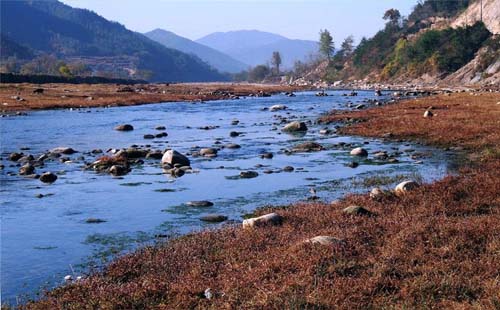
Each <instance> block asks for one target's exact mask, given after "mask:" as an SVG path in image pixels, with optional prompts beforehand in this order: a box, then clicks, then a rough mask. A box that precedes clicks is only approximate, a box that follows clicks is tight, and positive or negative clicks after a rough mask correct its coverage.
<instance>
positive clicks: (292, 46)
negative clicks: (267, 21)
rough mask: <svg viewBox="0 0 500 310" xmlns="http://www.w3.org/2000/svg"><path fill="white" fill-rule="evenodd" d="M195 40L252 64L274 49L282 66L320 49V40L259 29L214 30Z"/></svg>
mask: <svg viewBox="0 0 500 310" xmlns="http://www.w3.org/2000/svg"><path fill="white" fill-rule="evenodd" d="M196 42H198V43H201V44H203V45H206V46H209V47H211V48H213V49H216V50H219V51H221V52H223V53H225V54H227V55H229V56H231V57H233V58H234V59H237V60H239V61H241V62H244V63H246V64H248V65H251V66H256V65H260V64H265V63H266V62H269V61H270V59H271V55H272V53H273V52H274V51H278V52H280V54H281V58H282V61H283V63H282V66H283V67H284V68H291V67H292V66H293V64H294V63H295V61H297V60H301V61H303V60H306V59H307V58H308V57H309V56H310V55H314V54H316V53H317V51H318V43H317V42H315V41H308V40H292V39H288V38H286V37H283V36H281V35H277V34H273V33H269V32H263V31H258V30H238V31H229V32H215V33H212V34H209V35H207V36H204V37H203V38H200V39H198V40H196Z"/></svg>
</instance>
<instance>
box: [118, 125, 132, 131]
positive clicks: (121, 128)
mask: <svg viewBox="0 0 500 310" xmlns="http://www.w3.org/2000/svg"><path fill="white" fill-rule="evenodd" d="M115 130H118V131H132V130H134V126H132V125H130V124H123V125H118V126H116V127H115Z"/></svg>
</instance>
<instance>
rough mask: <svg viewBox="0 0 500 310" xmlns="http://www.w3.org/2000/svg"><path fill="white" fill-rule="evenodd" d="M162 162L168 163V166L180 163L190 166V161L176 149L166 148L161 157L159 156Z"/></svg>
mask: <svg viewBox="0 0 500 310" xmlns="http://www.w3.org/2000/svg"><path fill="white" fill-rule="evenodd" d="M161 163H162V164H169V165H170V166H172V167H173V166H174V165H175V164H180V165H181V166H190V165H191V162H190V161H189V159H188V158H187V157H186V156H184V155H182V154H181V153H179V152H177V151H176V150H167V151H166V152H165V153H164V154H163V157H162V158H161Z"/></svg>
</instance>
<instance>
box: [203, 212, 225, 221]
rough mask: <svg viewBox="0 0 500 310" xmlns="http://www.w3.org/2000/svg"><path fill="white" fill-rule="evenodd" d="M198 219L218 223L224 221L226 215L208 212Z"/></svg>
mask: <svg viewBox="0 0 500 310" xmlns="http://www.w3.org/2000/svg"><path fill="white" fill-rule="evenodd" d="M200 220H202V221H204V222H210V223H220V222H224V221H226V220H227V216H225V215H220V214H209V215H205V216H202V217H201V218H200Z"/></svg>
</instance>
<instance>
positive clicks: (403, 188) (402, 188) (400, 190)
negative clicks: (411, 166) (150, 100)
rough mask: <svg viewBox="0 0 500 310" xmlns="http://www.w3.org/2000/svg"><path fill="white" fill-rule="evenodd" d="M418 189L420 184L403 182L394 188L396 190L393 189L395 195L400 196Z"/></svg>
mask: <svg viewBox="0 0 500 310" xmlns="http://www.w3.org/2000/svg"><path fill="white" fill-rule="evenodd" d="M418 187H420V184H418V183H417V182H415V181H404V182H401V183H399V184H398V185H397V186H396V188H395V189H394V191H395V192H396V194H399V195H401V194H404V193H407V192H409V191H411V190H414V189H416V188H418Z"/></svg>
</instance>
